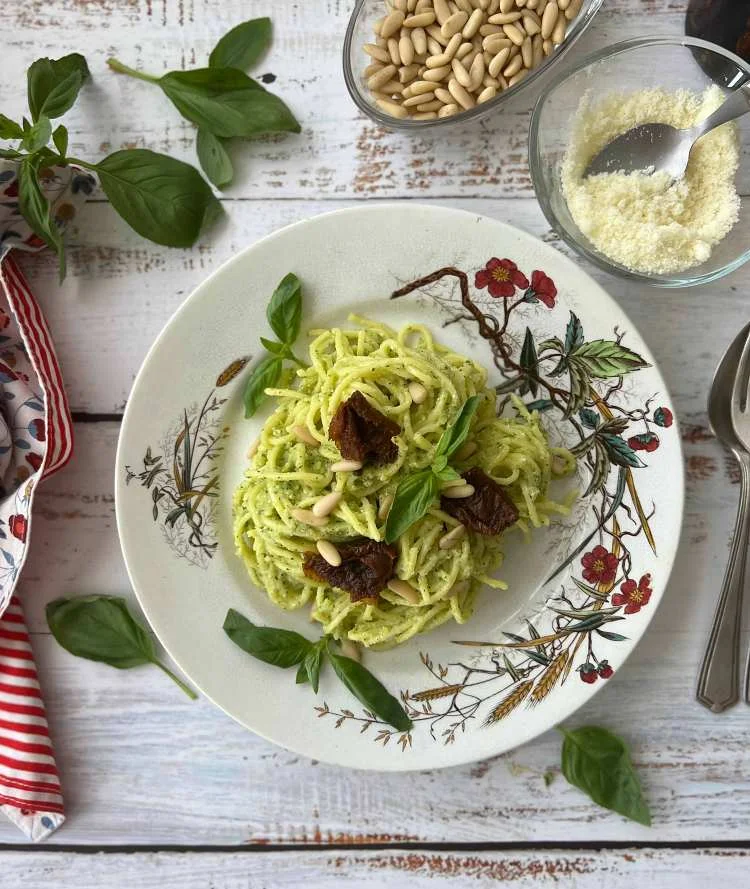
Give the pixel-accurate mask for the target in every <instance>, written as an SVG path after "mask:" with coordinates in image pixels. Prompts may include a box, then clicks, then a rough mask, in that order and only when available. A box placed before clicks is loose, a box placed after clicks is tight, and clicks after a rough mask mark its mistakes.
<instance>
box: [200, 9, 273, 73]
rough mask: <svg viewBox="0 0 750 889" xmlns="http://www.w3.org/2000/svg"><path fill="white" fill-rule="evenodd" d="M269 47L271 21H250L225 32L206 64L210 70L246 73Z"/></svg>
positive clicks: (266, 19)
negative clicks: (234, 69)
mask: <svg viewBox="0 0 750 889" xmlns="http://www.w3.org/2000/svg"><path fill="white" fill-rule="evenodd" d="M270 45H271V19H269V18H267V17H264V18H259V19H250V21H248V22H242V23H241V24H239V25H237V26H236V27H234V28H232V30H231V31H227V33H226V34H225V35H224V36H223V37H222V38H221V40H219V42H218V43H217V44H216V46H215V47H214V49H213V51H212V52H211V55H210V56H209V57H208V64H209V66H210V67H211V68H239V69H240V70H241V71H247V69H248V68H250V67H252V66H253V65H254V64H255V63H256V62H257V61H258V59H259V58H260V57H261V56H262V55H263V53H264V52H265V51H266V50H267V49H268V47H269V46H270Z"/></svg>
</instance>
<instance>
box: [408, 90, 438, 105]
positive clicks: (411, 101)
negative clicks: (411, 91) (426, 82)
mask: <svg viewBox="0 0 750 889" xmlns="http://www.w3.org/2000/svg"><path fill="white" fill-rule="evenodd" d="M434 96H435V94H434V93H419V94H418V95H416V96H410V97H409V98H408V99H404V108H415V107H416V106H417V105H421V104H422V103H423V102H430V101H431V100H432V99H433V98H434Z"/></svg>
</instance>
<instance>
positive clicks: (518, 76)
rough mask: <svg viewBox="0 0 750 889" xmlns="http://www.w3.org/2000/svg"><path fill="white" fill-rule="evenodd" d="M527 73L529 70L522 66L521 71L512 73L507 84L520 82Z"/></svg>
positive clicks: (512, 84) (513, 84)
mask: <svg viewBox="0 0 750 889" xmlns="http://www.w3.org/2000/svg"><path fill="white" fill-rule="evenodd" d="M528 73H529V72H528V71H527V70H526V69H525V68H524V69H523V70H522V71H519V72H518V74H514V75H513V77H511V78H509V80H508V86H515V85H516V84H517V83H520V82H521V81H522V80H523V79H524V77H526V75H527V74H528Z"/></svg>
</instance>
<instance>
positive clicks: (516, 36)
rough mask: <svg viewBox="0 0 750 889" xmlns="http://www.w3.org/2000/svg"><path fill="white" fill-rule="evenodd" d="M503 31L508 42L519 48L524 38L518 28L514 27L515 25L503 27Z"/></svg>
mask: <svg viewBox="0 0 750 889" xmlns="http://www.w3.org/2000/svg"><path fill="white" fill-rule="evenodd" d="M503 31H504V32H505V36H506V37H508V39H509V40H512V41H513V43H515V44H516V46H520V45H521V44H522V43H523V41H524V37H525V36H526V35H525V34H524V32H523V31H522V30H521V29H520V28H518V27H516V25H503Z"/></svg>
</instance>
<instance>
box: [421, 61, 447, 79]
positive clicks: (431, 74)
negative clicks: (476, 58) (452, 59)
mask: <svg viewBox="0 0 750 889" xmlns="http://www.w3.org/2000/svg"><path fill="white" fill-rule="evenodd" d="M450 71H451V69H450V66H449V65H443V67H442V68H431V69H430V70H429V71H425V72H424V74H423V75H422V77H423V78H424V79H425V80H431V81H432V82H433V83H440V81H441V80H445V78H446V77H447V76H448V75H449V74H450Z"/></svg>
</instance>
